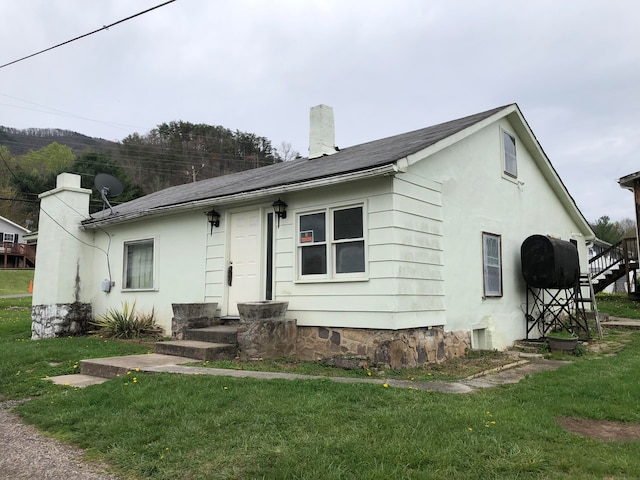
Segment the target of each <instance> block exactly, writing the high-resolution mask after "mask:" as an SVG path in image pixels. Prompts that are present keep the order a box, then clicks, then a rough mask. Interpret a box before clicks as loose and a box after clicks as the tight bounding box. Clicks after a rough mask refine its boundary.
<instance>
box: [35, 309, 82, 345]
mask: <svg viewBox="0 0 640 480" xmlns="http://www.w3.org/2000/svg"><path fill="white" fill-rule="evenodd" d="M92 319H93V315H92V310H91V304H90V303H81V302H74V303H61V304H53V305H34V306H33V307H31V339H32V340H39V339H42V338H53V337H64V336H69V335H82V334H84V333H86V332H87V330H88V329H89V322H90V321H91V320H92Z"/></svg>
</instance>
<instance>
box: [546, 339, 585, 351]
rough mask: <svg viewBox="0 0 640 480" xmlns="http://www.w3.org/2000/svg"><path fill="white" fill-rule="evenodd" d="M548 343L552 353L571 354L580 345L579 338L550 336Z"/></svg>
mask: <svg viewBox="0 0 640 480" xmlns="http://www.w3.org/2000/svg"><path fill="white" fill-rule="evenodd" d="M547 343H548V344H549V350H551V351H552V352H564V353H571V352H573V351H574V350H575V349H576V346H577V345H578V337H571V338H559V337H552V336H550V337H547Z"/></svg>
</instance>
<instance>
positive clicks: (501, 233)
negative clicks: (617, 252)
mask: <svg viewBox="0 0 640 480" xmlns="http://www.w3.org/2000/svg"><path fill="white" fill-rule="evenodd" d="M334 138H335V133H334V127H333V111H332V109H331V108H330V107H327V106H323V105H320V106H318V107H314V108H313V109H312V110H311V130H310V148H309V158H302V159H297V160H294V161H290V162H284V163H278V164H275V165H271V166H267V167H262V168H258V169H255V170H249V171H244V172H240V173H234V174H231V175H226V176H222V177H217V178H212V179H208V180H203V181H200V182H196V183H190V184H185V185H180V186H175V187H171V188H168V189H165V190H162V191H158V192H155V193H152V194H150V195H147V196H144V197H142V198H139V199H136V200H133V201H130V202H127V203H124V204H121V205H118V206H117V207H115V208H114V211H113V212H111V211H109V210H105V211H103V212H101V213H99V214H93V215H92V216H89V213H88V200H89V195H90V191H89V190H86V189H83V188H81V187H80V179H79V177H77V176H75V175H71V174H62V175H60V176H59V177H58V185H57V188H56V189H54V190H52V191H49V192H45V193H43V194H42V195H41V205H42V208H43V209H44V210H45V211H46V212H47V214H48V215H41V217H40V229H39V249H38V255H39V257H38V269H37V270H36V275H35V287H34V291H35V292H36V294H35V295H34V301H33V305H34V306H33V309H34V311H33V317H34V334H33V337H34V338H40V337H42V336H47V335H49V334H51V331H53V330H56V329H57V328H58V327H56V328H53V327H51V325H50V321H51V319H58V320H60V319H64V318H65V317H68V320H67V323H68V324H73V325H77V324H78V322H81V321H82V319H83V318H85V317H86V316H87V315H91V314H101V313H103V312H105V311H106V309H108V308H118V307H120V306H121V302H123V301H129V302H132V301H134V300H135V301H136V302H137V307H138V308H139V309H143V310H145V309H146V310H147V311H150V310H151V309H152V308H153V309H154V311H155V313H156V318H157V320H158V322H159V323H160V325H161V326H162V327H163V328H164V329H165V331H166V332H167V333H169V332H170V331H171V319H172V316H173V313H172V304H173V303H208V304H211V303H216V304H217V315H218V316H220V317H222V318H224V317H233V316H237V315H238V303H239V302H245V301H256V300H263V301H264V300H279V301H286V302H288V311H287V314H286V316H287V318H288V319H295V324H296V349H295V354H296V355H297V356H298V357H300V358H304V359H316V358H317V357H319V356H330V355H340V354H341V355H361V356H366V357H368V358H370V359H373V360H375V359H381V358H383V359H389V358H390V359H391V361H390V362H388V363H391V364H396V365H398V364H401V365H415V364H420V363H425V362H433V361H438V360H440V359H442V358H445V357H451V356H455V355H461V354H463V353H464V351H465V349H467V348H476V349H504V348H506V347H508V346H509V345H511V344H512V342H513V341H514V340H517V339H521V338H524V336H525V318H524V313H523V307H522V305H523V303H524V302H525V294H526V293H525V291H526V286H525V282H524V280H523V277H522V273H521V262H520V247H521V244H522V242H523V240H525V239H526V238H527V237H528V236H530V235H533V234H543V235H549V236H553V237H555V238H560V239H563V240H571V241H573V242H574V243H575V245H576V246H577V248H578V252H579V258H580V269H581V271H584V272H586V271H587V270H588V265H587V250H586V243H585V242H586V241H587V240H591V239H592V238H594V235H593V232H592V230H591V228H590V226H589V224H588V222H587V221H586V220H585V218H584V216H583V215H582V214H581V212H580V211H579V209H578V207H577V206H576V204H575V202H574V200H573V198H572V197H571V196H570V195H569V193H568V191H567V189H566V187H565V185H564V184H563V183H562V181H561V179H560V178H559V176H558V174H557V172H556V171H555V169H554V168H553V166H552V165H551V163H550V161H549V159H548V158H547V156H546V155H545V153H544V151H543V150H542V147H541V146H540V145H539V143H538V142H537V140H536V137H535V136H534V134H533V132H532V131H531V129H530V128H529V125H528V124H527V122H526V120H525V119H524V117H523V115H522V113H521V111H520V109H519V108H518V106H517V105H516V104H511V105H506V106H502V107H498V108H494V109H492V110H488V111H485V112H481V113H478V114H475V115H471V116H467V117H464V118H459V119H457V120H453V121H449V122H446V123H442V124H439V125H435V126H432V127H428V128H424V129H421V130H416V131H413V132H409V133H404V134H400V135H395V136H392V137H389V138H384V139H381V140H375V141H372V142H368V143H364V144H361V145H356V146H353V147H348V148H343V149H337V148H336V147H335V140H334ZM60 200H61V201H60ZM205 213H208V216H205ZM53 218H55V222H54V221H53ZM54 252H57V253H58V255H55V256H54V255H51V254H52V253H54ZM41 262H42V263H41ZM56 321H57V320H56ZM74 322H75V323H74ZM46 332H49V333H46Z"/></svg>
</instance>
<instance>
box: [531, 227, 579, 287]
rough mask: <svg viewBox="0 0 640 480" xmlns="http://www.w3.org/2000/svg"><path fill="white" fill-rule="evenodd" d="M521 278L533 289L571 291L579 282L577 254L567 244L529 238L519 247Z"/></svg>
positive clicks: (540, 238) (534, 237)
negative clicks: (563, 289) (569, 289)
mask: <svg viewBox="0 0 640 480" xmlns="http://www.w3.org/2000/svg"><path fill="white" fill-rule="evenodd" d="M520 258H521V261H522V276H523V277H524V280H525V281H526V282H527V285H529V286H530V287H535V288H552V289H562V288H573V287H574V286H575V285H576V283H577V282H578V280H579V278H580V261H579V260H578V250H577V248H576V247H575V245H573V244H572V243H571V242H565V241H564V240H558V239H556V238H550V237H547V236H546V235H531V236H530V237H529V238H527V239H526V240H525V241H524V242H522V246H521V247H520Z"/></svg>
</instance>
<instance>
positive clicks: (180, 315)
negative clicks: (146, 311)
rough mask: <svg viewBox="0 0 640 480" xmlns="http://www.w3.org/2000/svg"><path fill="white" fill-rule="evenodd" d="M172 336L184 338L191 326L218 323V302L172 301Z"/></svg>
mask: <svg viewBox="0 0 640 480" xmlns="http://www.w3.org/2000/svg"><path fill="white" fill-rule="evenodd" d="M171 308H172V309H173V318H172V319H171V338H172V339H173V340H184V332H185V331H186V330H189V329H191V328H204V327H211V326H213V325H217V324H218V323H219V321H218V320H217V319H216V309H217V308H218V304H217V303H215V302H214V303H172V304H171Z"/></svg>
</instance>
